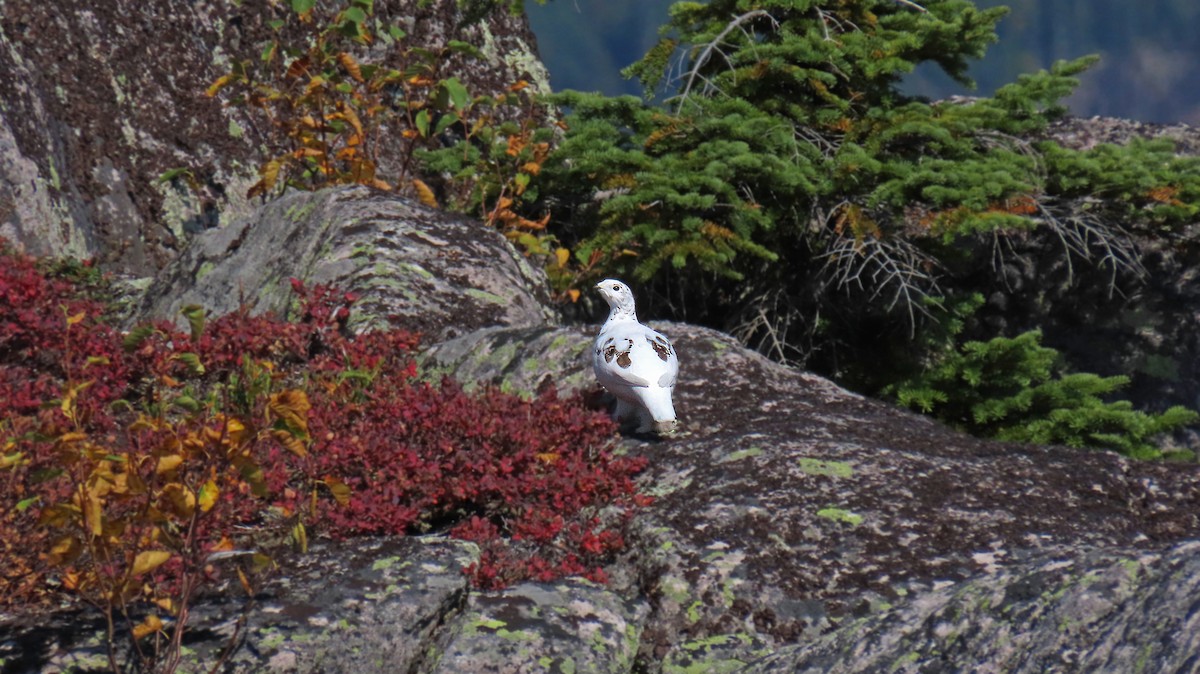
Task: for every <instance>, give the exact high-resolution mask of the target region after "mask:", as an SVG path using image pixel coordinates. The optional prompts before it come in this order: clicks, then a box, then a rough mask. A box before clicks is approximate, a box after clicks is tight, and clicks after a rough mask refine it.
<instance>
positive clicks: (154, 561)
mask: <svg viewBox="0 0 1200 674" xmlns="http://www.w3.org/2000/svg"><path fill="white" fill-rule="evenodd" d="M170 558H171V553H170V552H167V551H166V550H145V551H143V552H139V553H138V555H137V557H135V558H134V560H133V575H134V576H142V575H145V574H147V573H150V572H151V571H153V570H155V569H157V568H158V567H160V566H162V565H163V564H165V563H166V562H167V560H168V559H170Z"/></svg>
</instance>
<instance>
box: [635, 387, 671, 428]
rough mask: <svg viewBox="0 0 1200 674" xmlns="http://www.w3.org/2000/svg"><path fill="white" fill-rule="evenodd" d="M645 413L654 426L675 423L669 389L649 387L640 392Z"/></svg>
mask: <svg viewBox="0 0 1200 674" xmlns="http://www.w3.org/2000/svg"><path fill="white" fill-rule="evenodd" d="M640 393H641V398H642V402H643V403H645V404H646V411H647V412H649V413H650V418H651V419H653V420H654V422H655V423H656V424H661V423H665V422H673V421H675V405H674V404H672V403H671V389H669V388H659V387H657V386H650V387H648V388H645V389H641V390H640Z"/></svg>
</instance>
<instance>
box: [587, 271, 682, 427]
mask: <svg viewBox="0 0 1200 674" xmlns="http://www.w3.org/2000/svg"><path fill="white" fill-rule="evenodd" d="M596 289H597V290H599V291H600V294H601V295H602V296H603V297H604V300H605V301H606V302H608V306H609V311H608V320H606V321H605V322H604V325H603V326H601V327H600V334H599V335H597V336H596V344H595V348H594V349H593V354H592V368H593V369H594V370H595V371H596V379H599V380H600V384H601V385H603V386H604V388H606V389H608V392H609V393H611V394H613V396H615V397H616V398H617V409H616V411H615V412H614V413H613V417H614V418H615V419H616V420H617V421H618V422H619V423H621V424H622V425H627V424H633V423H636V424H637V426H636V429H635V432H637V433H648V432H650V431H654V432H656V433H667V432H670V431H672V430H674V429H675V406H674V404H672V402H671V392H672V391H673V390H674V388H675V377H676V375H678V374H679V358H678V357H677V356H676V355H675V349H674V348H673V347H672V346H671V342H670V341H669V340H668V339H667V338H666V337H664V336H663V335H661V334H660V333H658V332H656V331H654V330H652V329H650V328H648V327H646V326H644V325H642V324H641V323H639V322H638V319H637V312H636V311H635V310H634V304H633V292H631V291H630V290H629V286H627V285H625V284H624V283H621V282H620V281H617V280H614V279H605V280H603V281H601V282H599V283H597V284H596Z"/></svg>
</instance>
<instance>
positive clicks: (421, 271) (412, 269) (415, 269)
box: [400, 262, 433, 279]
mask: <svg viewBox="0 0 1200 674" xmlns="http://www.w3.org/2000/svg"><path fill="white" fill-rule="evenodd" d="M400 269H402V270H404V271H406V272H409V273H412V274H415V275H417V276H420V277H421V278H423V279H431V278H433V273H432V272H430V271H429V270H428V269H426V268H424V267H422V266H421V265H419V264H413V263H412V262H405V263H404V264H402V265H400Z"/></svg>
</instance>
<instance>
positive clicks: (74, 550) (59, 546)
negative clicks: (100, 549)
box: [49, 536, 80, 565]
mask: <svg viewBox="0 0 1200 674" xmlns="http://www.w3.org/2000/svg"><path fill="white" fill-rule="evenodd" d="M79 551H80V547H79V541H78V540H76V538H75V537H74V536H63V537H62V538H60V539H58V542H56V543H55V544H54V546H53V547H51V548H50V558H49V562H50V563H51V564H55V565H57V564H62V563H64V562H69V561H71V560H73V559H75V558H76V557H78V556H79Z"/></svg>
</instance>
